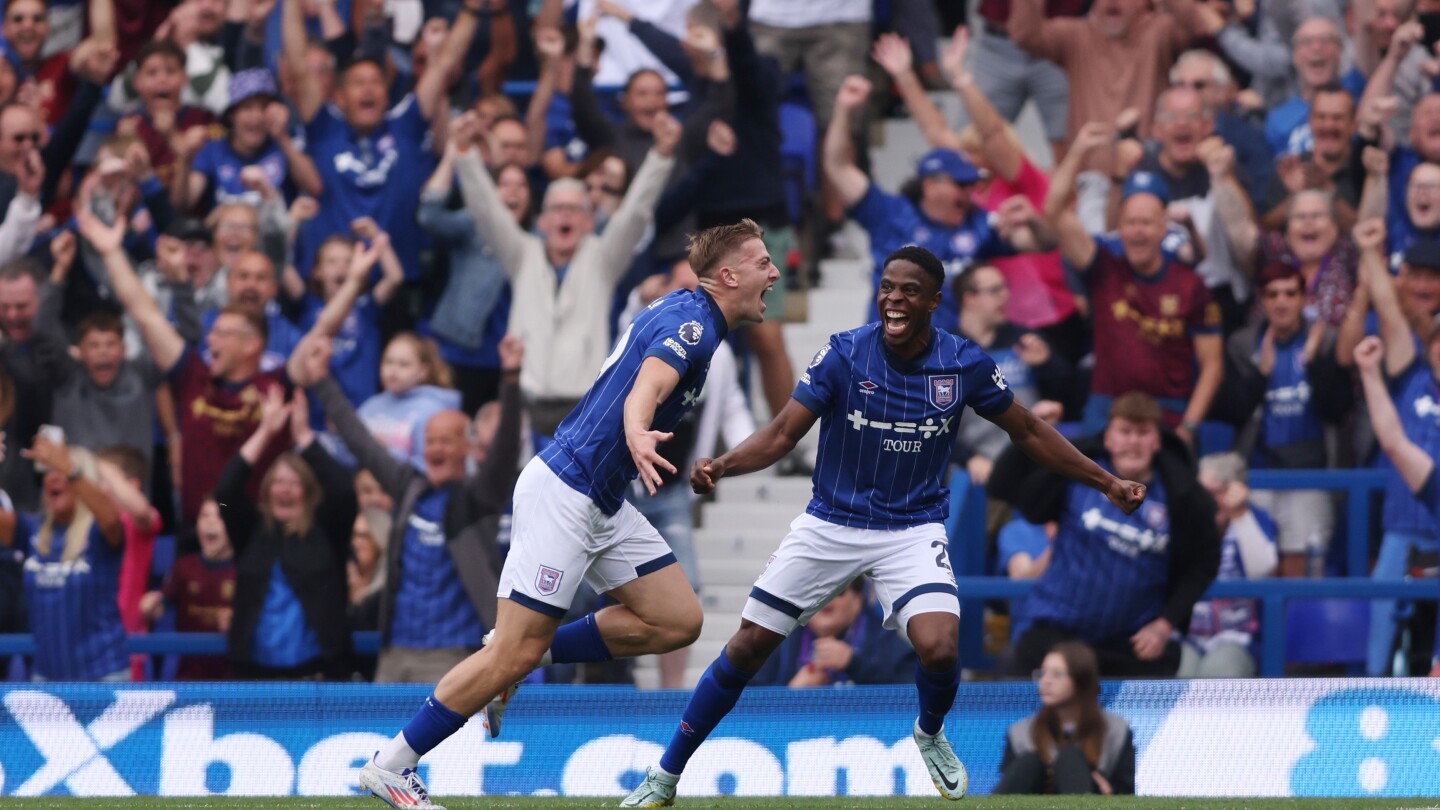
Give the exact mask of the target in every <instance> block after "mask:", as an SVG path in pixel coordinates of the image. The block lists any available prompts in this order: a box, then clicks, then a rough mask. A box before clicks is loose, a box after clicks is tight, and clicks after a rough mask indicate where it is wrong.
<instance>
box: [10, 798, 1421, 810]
mask: <svg viewBox="0 0 1440 810" xmlns="http://www.w3.org/2000/svg"><path fill="white" fill-rule="evenodd" d="M435 800H436V801H439V802H440V803H441V804H443V805H444V806H445V807H446V808H448V810H469V809H470V808H475V809H476V810H479V808H487V810H488V808H497V810H498V809H499V808H514V809H515V810H550V809H551V808H581V807H615V806H617V805H618V804H619V803H620V800H619V799H617V798H594V799H574V798H544V797H529V796H525V797H519V796H483V797H468V798H453V799H447V798H445V797H443V796H441V797H436V799H435ZM0 807H4V808H5V810H11V808H14V810H42V809H43V810H102V809H103V810H139V809H140V808H160V809H162V810H181V809H182V808H184V809H185V810H191V809H193V810H252V809H253V810H260V808H266V810H269V809H270V808H279V809H280V810H302V809H303V810H352V809H353V810H384V808H385V807H386V805H384V804H382V803H381V802H379V801H376V800H375V799H373V798H368V797H363V798H362V797H356V798H306V797H300V798H237V799H217V798H194V799H160V798H154V797H143V796H142V797H136V798H130V799H70V798H65V799H61V798H53V799H52V798H45V799H16V798H11V797H7V798H5V799H4V800H3V801H0ZM676 807H677V808H679V810H782V808H783V810H790V809H791V808H796V809H797V810H880V808H891V807H896V808H916V809H917V810H918V808H922V807H928V808H935V809H936V810H939V808H952V807H953V808H955V810H1089V809H1090V808H1094V809H1095V810H1100V808H1104V810H1132V808H1133V809H1136V810H1138V808H1147V809H1148V808H1156V809H1157V810H1310V808H1315V810H1342V808H1343V809H1344V810H1402V809H1408V808H1426V809H1427V810H1440V799H1188V798H1168V797H1150V796H1125V797H1109V796H1063V797H1061V796H978V797H973V798H967V799H964V800H962V801H960V802H956V803H955V804H948V803H946V802H945V801H944V800H942V799H941V798H940V797H938V796H937V797H935V798H933V799H930V798H908V797H904V798H902V797H893V798H892V797H877V798H863V797H850V798H844V797H840V798H791V797H778V798H712V799H681V800H680V801H679V802H677V803H676Z"/></svg>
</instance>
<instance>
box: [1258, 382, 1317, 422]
mask: <svg viewBox="0 0 1440 810" xmlns="http://www.w3.org/2000/svg"><path fill="white" fill-rule="evenodd" d="M1309 403H1310V384H1309V383H1307V382H1305V381H1304V380H1301V381H1300V382H1298V383H1296V384H1294V385H1282V386H1281V387H1279V388H1272V389H1271V390H1269V391H1266V392H1265V404H1266V405H1267V406H1268V407H1269V408H1270V414H1271V415H1272V416H1301V415H1303V414H1304V413H1305V406H1306V405H1308V404H1309Z"/></svg>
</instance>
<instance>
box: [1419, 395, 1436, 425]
mask: <svg viewBox="0 0 1440 810" xmlns="http://www.w3.org/2000/svg"><path fill="white" fill-rule="evenodd" d="M1415 415H1416V416H1418V417H1420V418H1421V419H1431V418H1434V417H1437V416H1440V402H1436V401H1435V398H1434V397H1432V396H1430V395H1429V394H1426V395H1425V396H1423V397H1421V398H1419V399H1417V400H1415Z"/></svg>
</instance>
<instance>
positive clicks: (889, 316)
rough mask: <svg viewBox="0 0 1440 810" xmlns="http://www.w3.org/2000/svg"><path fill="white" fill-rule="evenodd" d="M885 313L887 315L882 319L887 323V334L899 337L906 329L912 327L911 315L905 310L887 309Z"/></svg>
mask: <svg viewBox="0 0 1440 810" xmlns="http://www.w3.org/2000/svg"><path fill="white" fill-rule="evenodd" d="M884 314H885V317H884V318H883V319H882V320H883V322H884V324H885V334H886V335H889V336H892V337H898V336H900V335H903V334H905V330H906V329H908V328H910V316H909V315H906V314H905V313H904V312H901V311H900V310H898V309H887V310H885V313H884Z"/></svg>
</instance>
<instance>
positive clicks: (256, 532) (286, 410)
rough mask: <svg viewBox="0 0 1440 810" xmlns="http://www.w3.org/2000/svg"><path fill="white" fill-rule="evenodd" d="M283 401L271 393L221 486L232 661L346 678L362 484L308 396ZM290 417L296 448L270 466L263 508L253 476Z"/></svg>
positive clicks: (250, 667)
mask: <svg viewBox="0 0 1440 810" xmlns="http://www.w3.org/2000/svg"><path fill="white" fill-rule="evenodd" d="M282 398H283V394H282V393H281V392H280V390H279V389H278V388H277V389H273V390H271V391H270V392H269V393H268V394H267V395H266V399H265V401H264V403H263V404H264V411H263V416H262V417H261V420H260V425H259V427H257V428H256V429H255V432H254V433H253V434H251V436H250V439H249V440H248V441H246V442H245V444H244V446H242V447H241V448H240V452H239V453H238V454H236V455H235V456H234V457H233V458H231V459H230V463H229V464H228V465H226V467H225V470H224V472H222V473H221V475H220V482H219V484H218V485H217V486H216V488H215V490H216V491H215V496H216V500H217V501H219V503H220V504H221V507H220V514H221V517H223V518H224V520H225V529H226V531H227V532H228V533H229V535H230V541H231V542H232V543H233V544H234V546H235V556H236V576H235V607H234V617H233V618H232V620H231V622H230V660H231V662H232V663H233V664H234V665H235V670H236V674H238V675H240V676H242V677H251V678H258V679H287V680H290V679H295V678H317V677H325V678H338V677H343V676H345V675H346V674H348V666H349V660H348V659H349V656H350V628H349V623H348V621H347V618H346V613H347V609H348V606H349V598H348V597H349V594H348V588H347V586H346V580H345V563H346V561H347V560H348V559H349V556H350V555H349V545H350V536H349V533H348V532H346V531H345V529H344V528H343V527H348V526H351V525H353V524H354V522H355V512H356V506H355V489H354V487H353V486H352V485H351V479H350V474H349V473H348V472H347V471H346V470H345V469H344V468H343V467H341V466H340V464H339V463H337V462H336V461H335V460H334V459H333V458H331V457H330V454H329V453H327V452H325V449H324V448H323V447H322V446H320V444H318V443H317V442H316V441H315V434H314V432H313V431H312V430H311V429H310V421H309V419H308V413H309V411H308V409H307V406H306V401H305V395H304V393H303V392H300V391H296V392H295V395H294V398H293V399H292V400H291V401H290V402H288V403H286V402H284V401H283V399H282ZM287 424H288V425H289V430H290V439H291V441H292V442H293V443H294V448H295V449H294V450H292V451H288V452H285V453H282V454H281V455H280V456H279V457H278V458H277V459H275V462H274V463H273V464H272V465H271V466H270V469H269V471H268V472H266V473H265V477H264V478H263V479H262V480H261V482H260V495H259V504H258V507H257V506H256V505H253V504H251V503H250V501H249V499H248V498H247V497H246V496H245V485H246V482H247V481H249V479H250V474H251V471H252V470H253V469H254V465H255V464H256V462H257V461H258V460H259V459H260V458H261V456H262V455H263V453H264V452H265V449H266V448H267V447H268V446H269V445H270V443H271V442H274V441H277V440H281V436H280V434H281V432H282V431H284V430H285V427H286V425H287ZM336 527H341V528H340V529H339V531H337V530H336Z"/></svg>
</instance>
